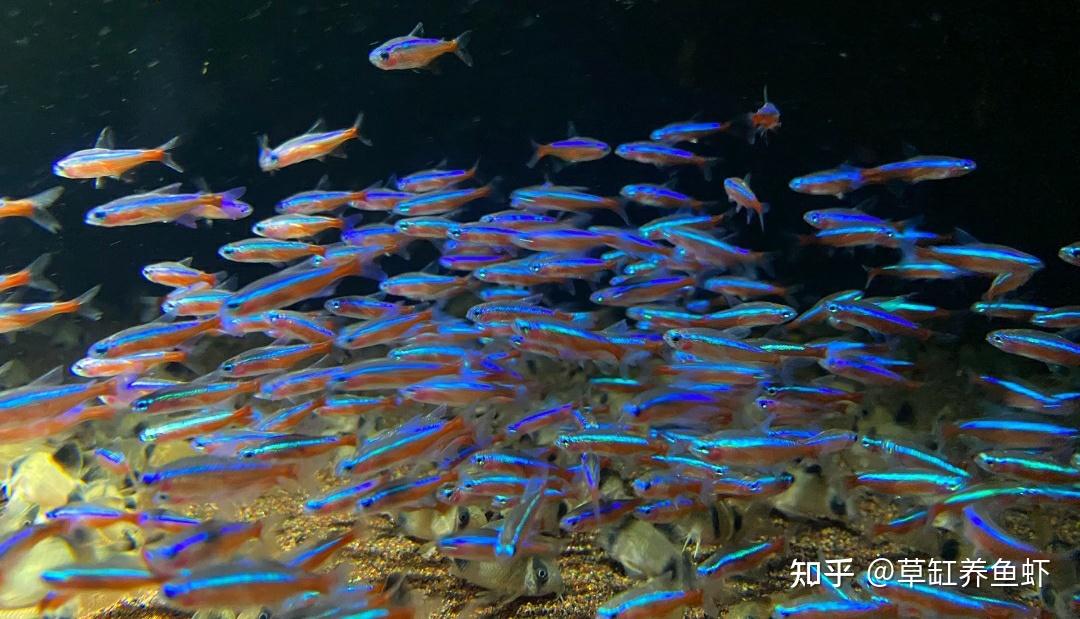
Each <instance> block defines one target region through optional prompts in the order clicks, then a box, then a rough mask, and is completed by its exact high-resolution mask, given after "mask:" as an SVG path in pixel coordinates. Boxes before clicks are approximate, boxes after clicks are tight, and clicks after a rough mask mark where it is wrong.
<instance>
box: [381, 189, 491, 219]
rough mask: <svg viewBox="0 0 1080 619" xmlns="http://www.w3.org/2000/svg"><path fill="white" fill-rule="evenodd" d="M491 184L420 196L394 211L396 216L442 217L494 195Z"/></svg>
mask: <svg viewBox="0 0 1080 619" xmlns="http://www.w3.org/2000/svg"><path fill="white" fill-rule="evenodd" d="M494 191H495V189H494V187H492V186H491V185H490V184H489V185H485V186H483V187H472V188H468V189H444V190H442V191H433V192H431V193H425V194H420V195H417V196H413V197H411V198H406V199H404V200H402V201H400V202H398V203H397V204H396V205H395V206H394V209H393V211H392V212H393V213H394V214H395V215H401V216H402V217H418V216H422V215H442V214H443V213H449V212H450V211H453V210H456V209H458V208H461V207H462V206H464V205H466V204H468V203H469V202H472V201H474V200H479V199H481V198H486V197H488V196H490V195H492V194H493V193H494Z"/></svg>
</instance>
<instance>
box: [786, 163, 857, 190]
mask: <svg viewBox="0 0 1080 619" xmlns="http://www.w3.org/2000/svg"><path fill="white" fill-rule="evenodd" d="M864 184H865V179H864V178H863V171H862V170H861V169H860V168H855V167H852V166H848V165H844V166H840V167H838V168H834V169H832V170H824V171H822V172H814V173H812V174H807V175H805V176H799V177H796V178H793V179H791V182H790V183H788V187H790V188H791V190H792V191H797V192H799V193H807V194H810V195H815V196H836V197H837V198H843V197H844V195H845V194H849V193H851V192H852V191H855V190H856V189H858V188H859V187H862V186H863V185H864Z"/></svg>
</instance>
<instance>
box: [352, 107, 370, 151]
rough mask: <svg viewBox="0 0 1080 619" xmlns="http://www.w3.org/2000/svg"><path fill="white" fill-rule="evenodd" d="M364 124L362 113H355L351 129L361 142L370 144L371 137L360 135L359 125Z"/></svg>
mask: <svg viewBox="0 0 1080 619" xmlns="http://www.w3.org/2000/svg"><path fill="white" fill-rule="evenodd" d="M362 124H364V113H363V112H360V113H358V114H357V115H356V120H354V121H353V124H352V130H353V131H354V132H355V133H356V139H358V140H360V141H361V142H362V143H364V144H366V145H368V146H371V139H370V138H367V137H364V136H363V135H360V125H362Z"/></svg>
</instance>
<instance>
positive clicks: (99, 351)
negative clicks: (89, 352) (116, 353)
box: [94, 344, 109, 355]
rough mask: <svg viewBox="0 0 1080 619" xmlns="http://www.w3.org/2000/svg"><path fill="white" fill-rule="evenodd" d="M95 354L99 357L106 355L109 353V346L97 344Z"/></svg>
mask: <svg viewBox="0 0 1080 619" xmlns="http://www.w3.org/2000/svg"><path fill="white" fill-rule="evenodd" d="M94 352H95V353H96V354H99V355H104V354H105V353H107V352H109V345H108V344H97V345H95V346H94Z"/></svg>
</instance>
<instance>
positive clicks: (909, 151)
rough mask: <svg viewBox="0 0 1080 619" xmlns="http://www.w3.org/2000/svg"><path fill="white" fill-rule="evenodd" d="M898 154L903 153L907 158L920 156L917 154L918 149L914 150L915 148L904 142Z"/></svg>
mask: <svg viewBox="0 0 1080 619" xmlns="http://www.w3.org/2000/svg"><path fill="white" fill-rule="evenodd" d="M900 152H902V153H904V156H905V157H908V158H912V157H918V156H919V155H920V154H922V153H920V152H919V149H917V148H915V146H913V145H911V144H909V143H907V142H904V143H903V144H902V145H901V146H900Z"/></svg>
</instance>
